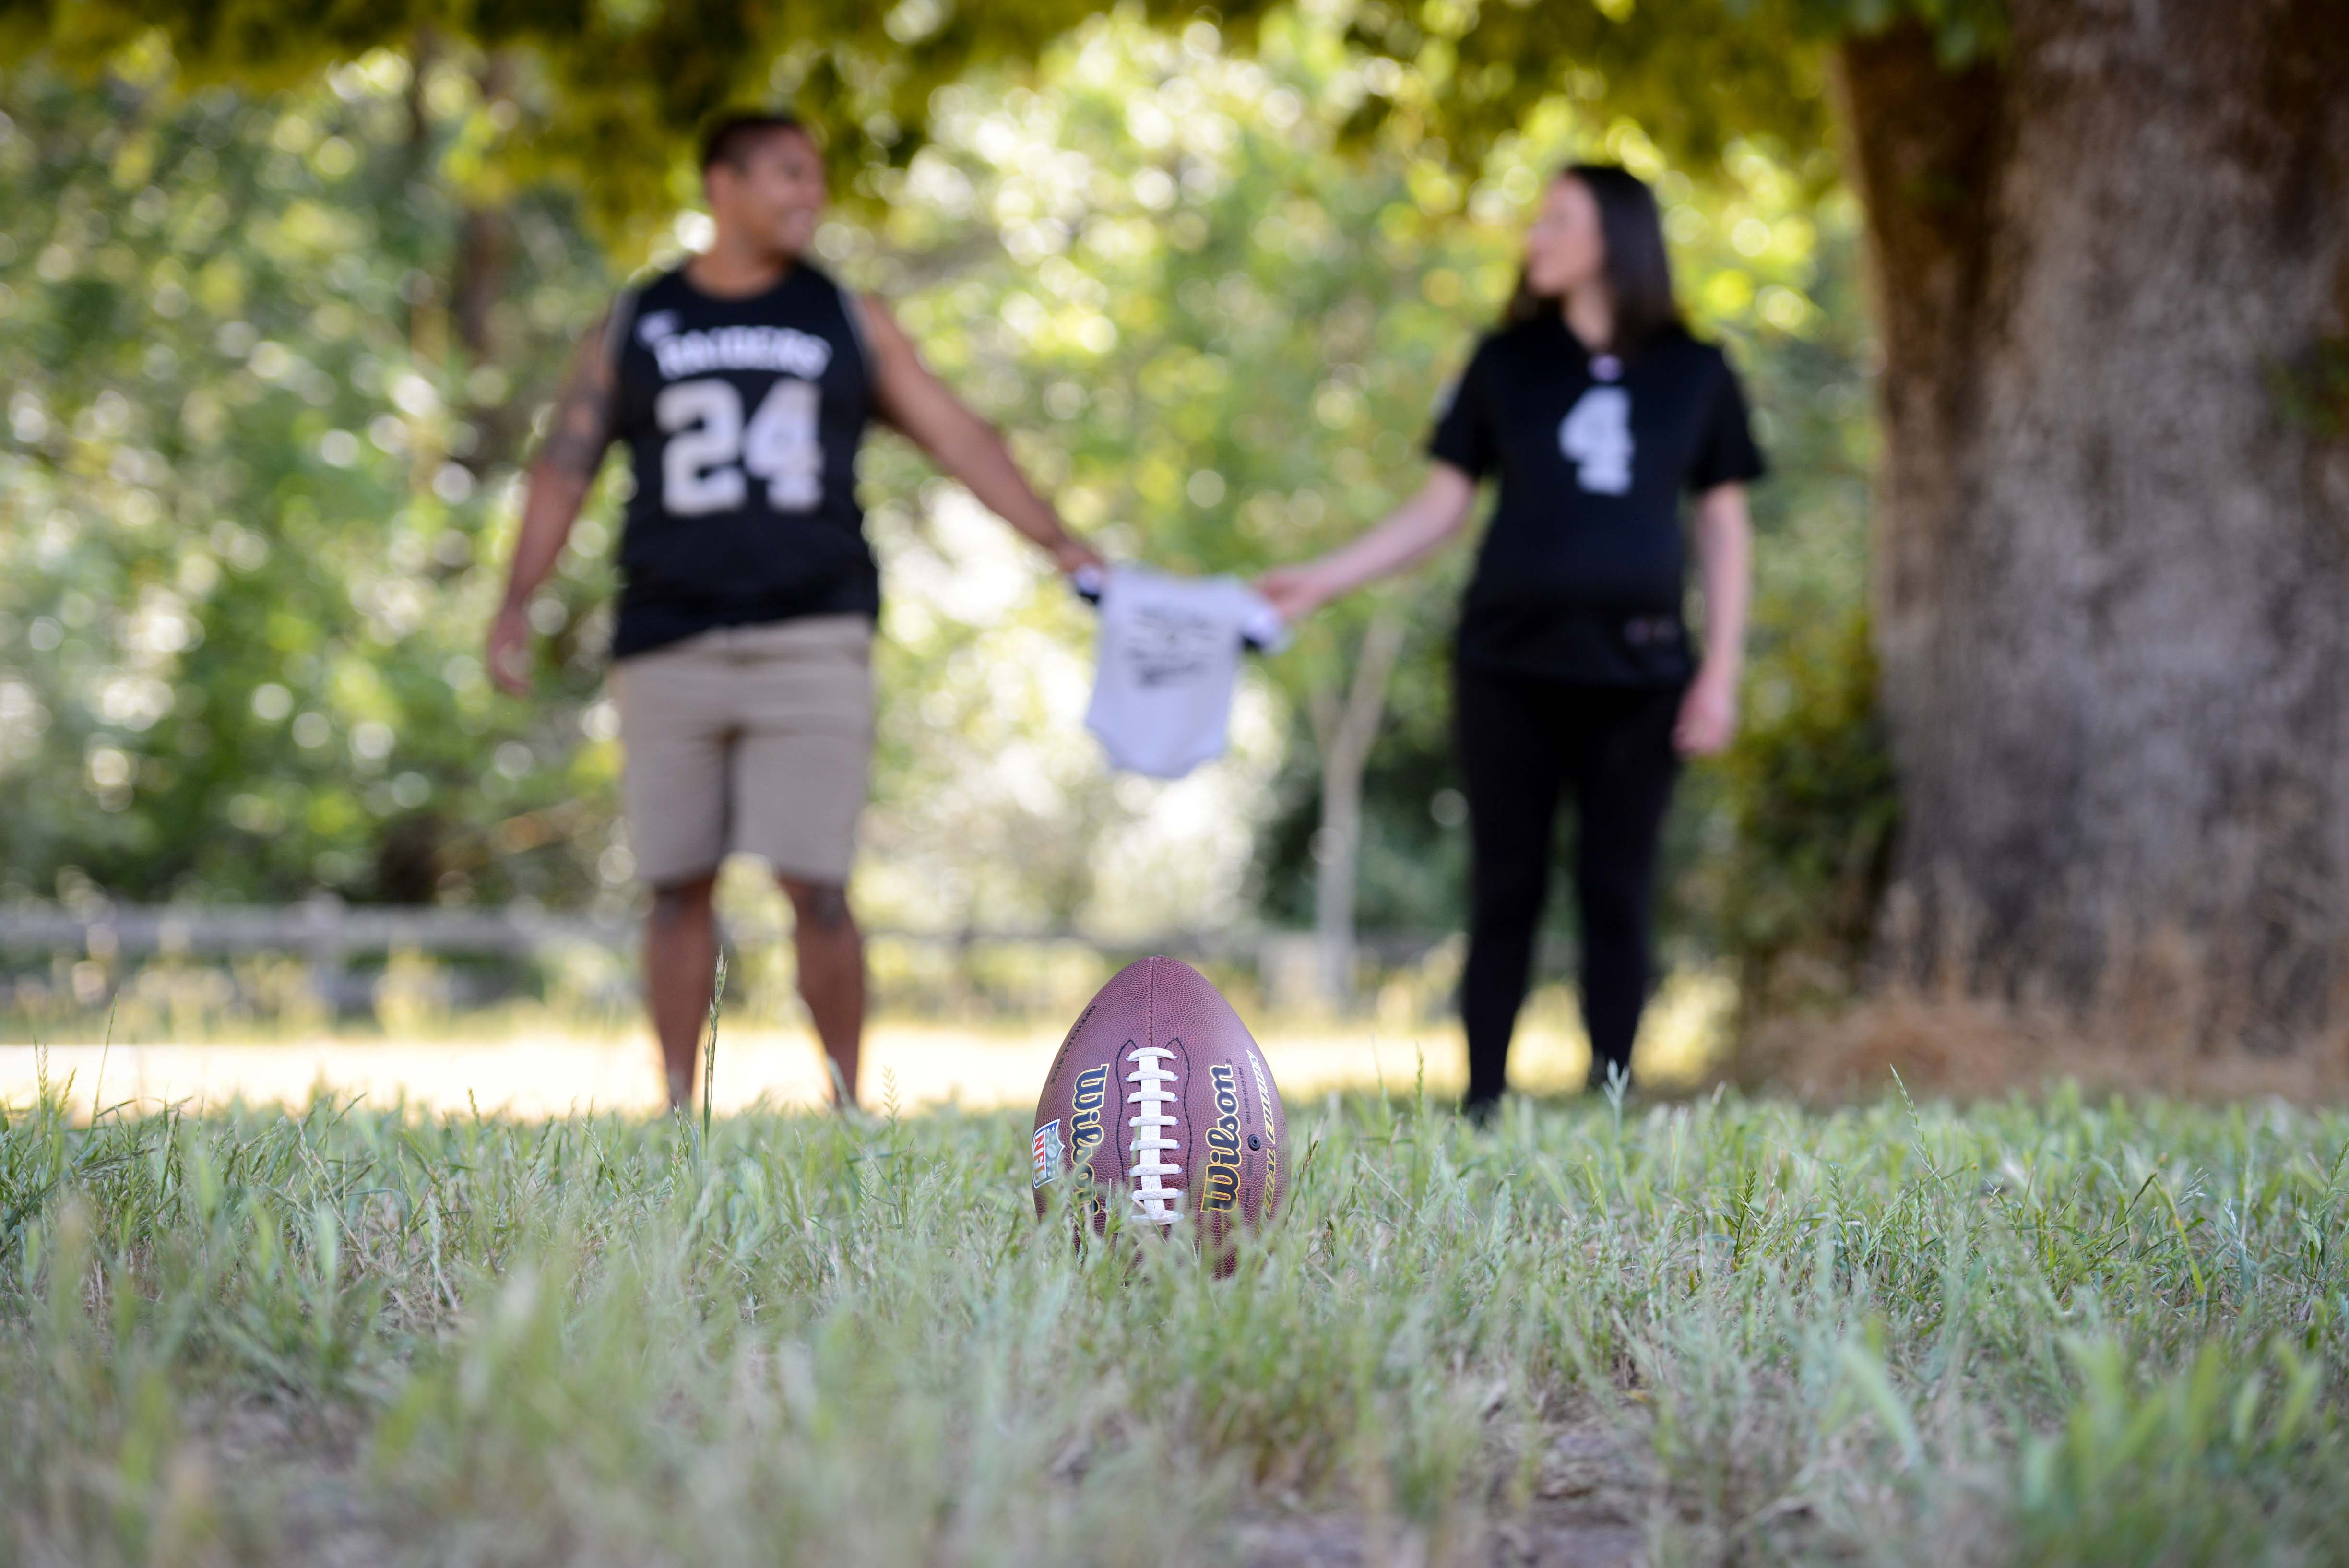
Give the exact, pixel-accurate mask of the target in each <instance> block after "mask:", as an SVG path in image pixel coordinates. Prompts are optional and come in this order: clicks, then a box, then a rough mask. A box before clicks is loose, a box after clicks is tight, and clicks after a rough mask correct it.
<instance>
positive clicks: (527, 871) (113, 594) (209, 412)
mask: <svg viewBox="0 0 2349 1568" xmlns="http://www.w3.org/2000/svg"><path fill="white" fill-rule="evenodd" d="M148 63H149V65H150V67H152V68H153V72H154V74H153V75H152V76H150V77H149V78H143V79H133V78H128V77H119V78H115V79H114V80H113V81H112V82H111V83H110V84H109V86H108V87H106V88H103V89H101V90H95V91H93V90H88V89H82V88H74V87H72V86H70V85H68V84H67V83H66V82H64V81H62V80H60V79H59V78H57V77H56V76H54V75H51V74H48V73H47V72H44V71H41V70H38V69H35V68H30V67H28V68H25V69H20V70H17V71H15V72H12V73H11V74H10V75H9V76H8V77H7V78H5V84H0V106H5V118H0V182H5V188H6V190H7V192H8V196H9V199H8V201H7V203H6V205H5V209H0V341H5V344H6V346H7V351H8V358H9V364H10V380H9V383H8V408H7V414H8V421H9V423H8V427H7V431H6V434H5V439H0V718H4V719H5V722H0V777H5V779H6V782H7V788H8V790H9V793H10V795H11V798H12V799H13V800H15V801H16V802H17V803H19V805H17V807H16V808H14V809H11V810H10V811H9V812H7V813H6V814H5V817H0V864H5V867H6V870H5V894H6V896H8V897H14V898H23V897H25V896H26V895H27V894H28V893H30V892H33V891H36V890H37V891H39V892H42V893H49V892H52V891H56V890H60V888H62V890H65V891H67V892H70V891H71V890H72V887H71V886H69V885H82V884H86V883H87V882H88V880H90V879H95V880H96V881H97V882H98V883H99V884H101V885H105V886H111V887H115V888H125V889H136V890H138V891H140V892H141V893H143V894H145V895H147V896H150V897H152V896H158V895H163V894H169V893H185V894H191V895H196V894H206V893H209V894H212V895H225V896H231V897H258V898H268V897H292V896H295V895H298V894H299V893H300V892H302V891H303V890H305V889H306V888H310V887H312V886H316V885H324V886H326V887H330V888H339V889H342V890H344V891H346V892H347V893H349V894H351V895H353V896H356V897H375V898H401V899H416V898H433V897H436V896H440V897H456V898H462V897H468V896H475V895H478V896H481V897H484V898H511V897H513V896H516V895H520V894H531V895H534V896H537V897H541V898H567V899H574V900H575V899H576V898H579V897H581V896H582V894H583V891H585V890H592V889H594V888H596V887H598V886H600V885H601V884H600V878H599V877H598V874H597V871H596V860H597V857H598V856H599V855H601V854H602V853H603V851H604V850H605V847H606V846H607V845H608V842H609V839H608V820H609V807H608V805H603V804H602V802H603V799H604V797H605V795H606V794H608V785H609V780H610V777H611V774H612V771H613V754H612V751H611V748H610V747H608V746H605V745H598V744H590V743H583V740H584V737H583V724H584V726H585V729H586V730H587V731H590V732H595V733H603V732H604V731H603V728H602V725H601V721H600V720H599V719H598V718H597V717H596V713H597V711H596V710H595V709H593V708H591V706H590V703H591V701H592V700H593V697H594V693H595V668H594V664H593V662H592V659H593V655H594V653H595V651H596V650H597V649H599V645H600V638H599V637H598V636H597V635H595V631H594V628H593V625H592V623H591V622H589V621H588V620H587V619H586V617H587V613H588V611H589V610H590V608H591V607H593V606H594V604H595V602H596V601H597V600H598V599H600V598H601V597H604V594H605V590H606V585H607V578H606V575H605V572H604V570H603V569H602V568H601V567H600V566H585V565H582V564H579V563H576V562H574V569H573V570H572V571H570V572H569V573H568V574H567V575H566V576H564V579H563V580H562V581H561V582H560V583H559V584H558V585H557V586H556V587H554V588H553V589H551V590H550V591H549V593H548V594H547V595H546V597H545V598H544V599H543V603H542V605H541V607H539V609H538V610H537V611H536V612H534V613H536V614H537V615H538V616H539V617H540V618H541V621H542V624H543V625H544V626H545V627H546V628H547V629H548V630H550V631H552V632H554V633H557V634H558V635H557V636H556V638H555V642H554V655H553V657H552V658H551V659H550V660H549V666H550V668H549V674H550V676H551V677H552V684H553V686H554V701H549V702H546V703H544V704H543V705H542V706H540V707H538V708H536V709H535V710H533V711H528V712H525V711H523V710H521V709H520V708H519V707H518V705H514V704H511V703H507V702H504V701H502V700H500V699H496V698H494V697H493V696H492V691H491V688H490V687H489V684H488V682H487V681H486V680H484V679H483V676H482V672H481V667H480V664H479V662H478V660H477V659H476V658H475V656H474V650H475V649H476V647H477V643H478V637H479V634H480V628H481V624H482V618H483V617H484V616H486V614H487V613H488V609H489V607H490V606H491V605H492V603H493V602H494V600H495V597H496V594H497V592H498V587H497V573H496V569H495V563H494V562H493V561H492V559H491V558H490V557H491V555H492V542H493V538H494V534H493V527H494V522H493V520H494V519H495V518H496V517H497V515H498V514H499V511H500V509H501V506H502V504H503V503H505V502H506V500H507V499H508V497H509V494H510V492H511V489H512V484H513V481H514V468H513V460H514V456H515V448H516V445H517V444H518V442H519V441H520V440H521V439H522V418H521V415H522V410H523V409H526V408H527V406H528V405H527V404H526V403H517V399H518V398H520V397H521V396H522V395H523V389H524V388H526V387H529V386H531V385H533V384H543V382H544V380H545V379H546V378H547V377H548V376H549V375H550V374H551V372H552V371H553V370H554V367H555V365H556V364H557V363H559V362H560V358H561V357H562V356H564V354H565V353H567V350H568V346H569V340H570V336H571V334H572V333H573V332H574V330H575V329H576V328H577V327H578V326H579V324H580V323H581V322H583V321H584V320H585V319H586V318H587V317H589V315H590V314H591V313H592V312H593V310H594V309H595V308H596V307H597V305H598V303H599V301H600V296H601V295H602V292H603V290H604V289H605V286H606V282H607V275H606V274H605V272H604V270H603V268H602V266H601V265H600V264H599V262H598V261H597V259H596V257H595V254H593V252H592V251H589V250H586V249H585V247H582V246H580V245H579V244H576V243H575V240H574V234H575V227H574V224H573V223H572V222H571V221H570V219H569V217H568V213H567V210H566V207H565V204H564V203H563V202H559V201H554V200H548V199H543V198H539V197H533V198H530V199H528V200H524V201H522V202H517V203H516V204H515V205H514V206H513V207H512V209H511V211H510V212H509V213H507V214H506V217H505V219H504V222H505V223H506V224H507V225H508V228H507V232H508V234H510V236H511V247H512V254H511V257H510V260H509V261H508V263H507V264H506V265H505V268H504V270H503V272H502V275H501V277H500V279H499V280H498V281H499V283H500V286H501V296H500V298H499V300H498V303H497V304H496V306H495V307H494V308H493V309H492V311H490V312H489V313H488V321H487V338H486V341H484V342H483V343H481V345H479V346H478V347H473V348H469V347H468V346H467V345H466V344H465V343H464V342H463V341H462V340H461V338H460V336H459V324H458V323H456V322H454V321H452V315H453V314H454V312H453V309H452V306H451V298H452V296H453V295H454V294H455V293H456V290H455V288H453V287H452V280H457V281H461V277H460V272H461V269H460V265H459V260H458V257H457V254H456V252H457V247H458V244H459V241H460V234H461V232H462V227H461V225H462V216H463V214H462V211H461V208H460V203H459V201H458V198H457V197H456V195H455V194H454V193H453V192H450V190H449V189H448V188H447V187H446V185H445V184H444V183H443V182H441V181H440V179H439V178H438V175H437V168H438V161H439V159H440V157H441V155H442V154H443V153H444V152H446V151H449V149H450V146H451V144H452V143H454V142H457V141H459V140H461V139H462V137H463V136H464V135H465V126H466V123H467V118H466V117H465V116H462V115H460V116H458V117H456V118H454V119H448V118H440V117H437V116H435V115H434V114H432V113H431V112H430V111H429V109H419V107H418V106H417V105H416V104H414V103H411V102H410V101H409V99H407V97H406V96H405V94H406V88H407V87H408V86H409V85H410V83H409V76H408V72H407V67H406V66H405V65H404V63H402V62H399V61H397V60H392V61H388V63H384V62H379V68H376V67H371V68H370V69H368V70H367V71H353V72H347V73H338V74H337V75H336V78H335V79H334V82H333V84H332V85H331V87H330V86H327V85H323V84H316V83H313V84H312V85H310V86H309V87H307V88H304V89H302V90H299V91H296V92H293V93H289V94H287V95H285V96H283V97H280V98H277V99H263V100H255V99H248V98H244V97H240V96H238V95H236V94H233V93H228V92H222V91H207V92H202V93H199V94H195V95H193V96H185V95H181V94H179V93H177V92H175V91H174V90H173V89H172V88H171V81H170V79H169V70H170V65H169V62H168V61H157V60H150V61H149V62H148ZM419 115H420V117H421V118H419ZM583 797H584V798H585V800H586V801H587V802H588V803H589V804H588V805H586V806H585V808H583V807H581V806H580V805H576V804H574V803H576V802H578V801H580V800H581V799H582V798H583ZM583 813H584V814H583ZM60 877H64V878H65V884H61V883H60V881H59V878H60Z"/></svg>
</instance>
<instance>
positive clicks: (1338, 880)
mask: <svg viewBox="0 0 2349 1568" xmlns="http://www.w3.org/2000/svg"><path fill="white" fill-rule="evenodd" d="M1402 639H1403V623H1402V618H1400V617H1398V616H1395V615H1393V614H1392V613H1385V612H1382V613H1381V614H1380V616H1379V617H1378V618H1376V619H1374V620H1373V621H1371V626H1370V629H1369V630H1368V631H1366V632H1364V633H1363V634H1362V646H1361V651H1360V652H1359V653H1358V654H1357V655H1356V657H1355V660H1354V673H1353V679H1352V680H1351V681H1350V683H1349V685H1348V688H1347V691H1346V694H1345V696H1344V698H1343V699H1342V700H1341V699H1340V697H1339V695H1338V694H1337V693H1336V692H1334V691H1317V692H1315V693H1314V701H1313V704H1312V711H1311V713H1310V715H1309V717H1310V718H1311V719H1312V722H1313V738H1314V743H1315V745H1316V746H1317V747H1318V748H1319V751H1320V753H1321V826H1319V828H1318V829H1316V830H1315V832H1314V835H1313V863H1314V873H1313V936H1314V947H1315V954H1314V958H1315V962H1314V969H1315V971H1316V972H1317V977H1318V979H1319V983H1320V992H1321V1000H1322V1001H1323V1002H1327V1003H1328V1004H1329V1005H1330V1007H1331V1008H1333V1009H1335V1010H1337V1011H1339V1012H1344V1011H1346V1010H1347V1009H1349V1008H1350V1007H1351V1006H1352V1005H1353V1001H1354V876H1355V867H1357V866H1358V865H1359V864H1360V862H1361V849H1362V770H1363V769H1364V768H1365V767H1366V766H1367V765H1368V764H1369V763H1370V760H1371V742H1374V741H1376V740H1377V739H1378V735H1379V721H1380V720H1381V718H1382V717H1383V716H1384V715H1385V712H1386V703H1387V680H1388V678H1389V677H1390V676H1392V674H1393V673H1394V664H1395V658H1396V656H1397V655H1398V654H1400V653H1401V652H1402Z"/></svg>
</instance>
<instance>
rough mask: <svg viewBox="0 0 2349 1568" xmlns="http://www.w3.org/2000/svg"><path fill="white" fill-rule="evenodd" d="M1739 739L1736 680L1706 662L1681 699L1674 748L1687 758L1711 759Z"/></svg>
mask: <svg viewBox="0 0 2349 1568" xmlns="http://www.w3.org/2000/svg"><path fill="white" fill-rule="evenodd" d="M1736 737H1737V680H1736V677H1735V676H1734V675H1731V674H1728V673H1727V672H1725V671H1723V670H1720V669H1719V668H1717V667H1716V666H1714V665H1713V664H1710V663H1707V664H1705V665H1704V666H1702V668H1700V669H1699V670H1697V672H1696V679H1695V680H1693V681H1692V682H1690V684H1689V689H1688V691H1687V693H1686V694H1685V695H1684V696H1682V698H1681V715H1680V720H1679V722H1677V723H1675V724H1674V725H1673V726H1672V745H1673V746H1674V747H1675V748H1676V749H1677V750H1678V751H1679V752H1680V754H1681V755H1682V756H1684V757H1710V756H1714V755H1717V754H1718V753H1722V752H1725V751H1727V750H1728V749H1729V742H1731V741H1733V740H1734V739H1736Z"/></svg>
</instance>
